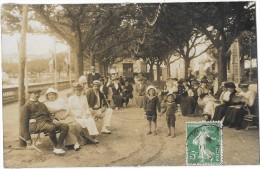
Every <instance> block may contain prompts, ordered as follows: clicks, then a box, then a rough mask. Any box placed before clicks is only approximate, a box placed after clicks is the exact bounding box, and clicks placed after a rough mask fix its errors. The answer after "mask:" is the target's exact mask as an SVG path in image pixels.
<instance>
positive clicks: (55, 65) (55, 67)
mask: <svg viewBox="0 0 260 169" xmlns="http://www.w3.org/2000/svg"><path fill="white" fill-rule="evenodd" d="M54 43H55V44H54V46H55V47H54V58H53V59H54V86H55V89H56V90H57V89H58V84H57V54H56V40H55V42H54Z"/></svg>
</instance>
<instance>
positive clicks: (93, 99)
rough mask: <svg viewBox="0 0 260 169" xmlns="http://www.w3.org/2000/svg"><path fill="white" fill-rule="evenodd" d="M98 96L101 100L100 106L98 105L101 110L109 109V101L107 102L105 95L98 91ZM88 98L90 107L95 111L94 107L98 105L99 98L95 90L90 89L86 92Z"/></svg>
mask: <svg viewBox="0 0 260 169" xmlns="http://www.w3.org/2000/svg"><path fill="white" fill-rule="evenodd" d="M98 94H99V99H100V105H98V106H99V108H101V107H102V106H106V107H108V104H107V101H106V98H105V96H104V94H103V93H101V92H100V91H98ZM86 97H87V100H88V105H89V107H90V108H92V109H93V108H94V106H95V105H96V104H97V96H96V94H95V91H94V90H93V89H89V90H88V91H87V92H86Z"/></svg>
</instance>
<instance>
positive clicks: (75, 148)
mask: <svg viewBox="0 0 260 169" xmlns="http://www.w3.org/2000/svg"><path fill="white" fill-rule="evenodd" d="M73 148H74V150H75V151H79V149H80V145H79V143H76V144H74V147H73Z"/></svg>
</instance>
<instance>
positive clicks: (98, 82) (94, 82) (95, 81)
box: [93, 80, 101, 85]
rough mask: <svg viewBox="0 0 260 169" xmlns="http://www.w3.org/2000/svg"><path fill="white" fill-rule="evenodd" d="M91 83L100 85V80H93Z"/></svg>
mask: <svg viewBox="0 0 260 169" xmlns="http://www.w3.org/2000/svg"><path fill="white" fill-rule="evenodd" d="M93 85H101V82H100V81H99V80H94V81H93Z"/></svg>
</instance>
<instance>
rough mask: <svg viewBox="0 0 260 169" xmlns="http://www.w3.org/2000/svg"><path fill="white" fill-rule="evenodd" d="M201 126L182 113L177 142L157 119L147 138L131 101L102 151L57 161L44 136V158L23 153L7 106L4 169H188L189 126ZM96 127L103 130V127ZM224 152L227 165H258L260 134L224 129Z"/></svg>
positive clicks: (13, 112)
mask: <svg viewBox="0 0 260 169" xmlns="http://www.w3.org/2000/svg"><path fill="white" fill-rule="evenodd" d="M68 92H69V90H64V91H61V92H59V94H60V97H64V98H66V94H67V93H68ZM41 99H44V97H41ZM201 120H203V119H202V117H184V116H182V115H181V114H180V113H178V114H177V121H176V135H177V136H176V137H175V138H169V137H166V135H167V126H166V122H165V117H164V116H163V117H158V132H159V134H158V135H157V136H154V135H146V133H147V129H148V126H147V122H146V120H145V119H144V113H143V109H141V108H136V107H135V105H134V104H133V102H132V101H130V105H129V107H128V108H124V109H121V110H117V111H114V115H113V121H112V125H111V130H112V134H110V135H105V134H100V136H99V137H98V140H99V142H100V143H99V144H98V145H97V146H95V145H93V144H87V145H84V146H82V147H81V149H80V150H79V151H77V152H76V151H74V150H66V154H65V155H64V156H56V155H54V154H53V153H52V148H53V147H52V145H51V142H50V140H49V138H48V137H45V136H43V135H42V136H41V141H42V144H40V145H38V148H39V149H40V150H42V151H43V153H44V154H41V153H39V152H37V151H35V150H30V149H26V148H19V147H18V146H19V142H18V136H19V134H18V124H19V122H18V103H13V104H7V105H4V106H3V136H4V140H3V142H4V146H3V157H4V167H8V168H21V167H87V166H139V165H140V166H184V165H185V158H186V157H185V151H186V149H185V143H186V138H185V137H186V133H185V122H187V121H201ZM97 127H98V129H99V130H100V129H101V122H100V121H99V122H97ZM33 137H36V136H33ZM223 150H224V154H223V159H224V160H223V161H224V165H245V164H251V165H257V164H258V165H259V130H257V129H250V130H248V131H245V130H235V129H230V128H226V127H224V129H223Z"/></svg>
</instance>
